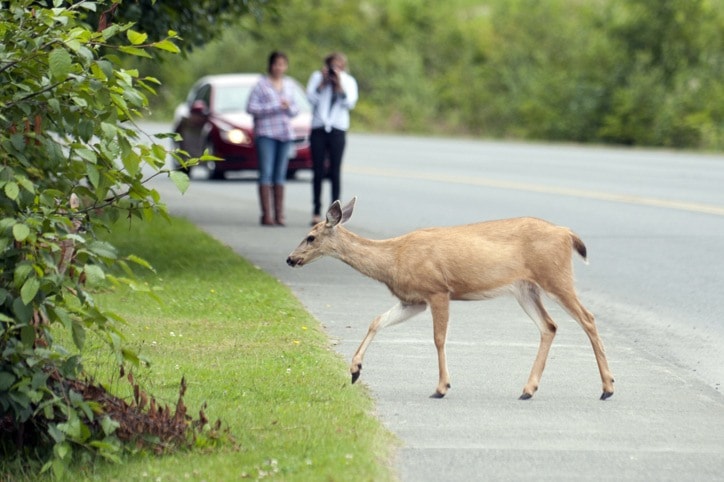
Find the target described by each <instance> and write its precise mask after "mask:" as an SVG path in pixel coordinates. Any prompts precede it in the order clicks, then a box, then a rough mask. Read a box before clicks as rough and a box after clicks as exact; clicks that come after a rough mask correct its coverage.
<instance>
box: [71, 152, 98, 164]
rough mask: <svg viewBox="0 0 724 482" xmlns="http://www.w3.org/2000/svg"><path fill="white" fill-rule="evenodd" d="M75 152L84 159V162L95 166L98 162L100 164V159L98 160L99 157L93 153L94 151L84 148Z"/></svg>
mask: <svg viewBox="0 0 724 482" xmlns="http://www.w3.org/2000/svg"><path fill="white" fill-rule="evenodd" d="M75 152H76V153H77V154H78V156H79V157H80V158H81V159H83V160H86V161H88V162H92V163H93V164H95V163H96V162H98V158H97V156H96V153H95V152H93V150H91V149H85V148H83V149H76V150H75Z"/></svg>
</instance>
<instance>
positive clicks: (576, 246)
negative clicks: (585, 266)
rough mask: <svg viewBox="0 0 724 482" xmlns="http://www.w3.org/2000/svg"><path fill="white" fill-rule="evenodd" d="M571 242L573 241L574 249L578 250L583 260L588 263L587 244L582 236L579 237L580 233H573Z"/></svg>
mask: <svg viewBox="0 0 724 482" xmlns="http://www.w3.org/2000/svg"><path fill="white" fill-rule="evenodd" d="M571 242H572V243H573V249H575V250H576V252H577V253H578V254H580V255H581V258H583V261H585V262H586V263H588V258H587V255H588V251H587V250H586V245H585V244H583V241H582V240H581V238H579V237H578V235H576V233H573V232H572V233H571Z"/></svg>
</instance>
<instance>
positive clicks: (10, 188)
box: [5, 181, 20, 201]
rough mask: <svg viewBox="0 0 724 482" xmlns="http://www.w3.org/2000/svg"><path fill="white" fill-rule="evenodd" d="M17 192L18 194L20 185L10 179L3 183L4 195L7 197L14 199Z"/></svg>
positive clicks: (16, 196)
mask: <svg viewBox="0 0 724 482" xmlns="http://www.w3.org/2000/svg"><path fill="white" fill-rule="evenodd" d="M18 194H20V187H19V186H18V185H17V183H15V182H12V181H10V182H8V183H7V184H5V195H6V196H7V197H8V199H10V200H12V201H15V200H16V199H17V198H18Z"/></svg>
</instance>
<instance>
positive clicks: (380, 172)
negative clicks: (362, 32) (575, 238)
mask: <svg viewBox="0 0 724 482" xmlns="http://www.w3.org/2000/svg"><path fill="white" fill-rule="evenodd" d="M345 171H347V172H354V173H356V174H366V175H371V176H383V177H393V178H402V179H416V180H420V181H439V182H447V183H451V184H465V185H469V186H485V187H492V188H497V189H510V190H514V191H525V192H537V193H543V194H557V195H560V196H571V197H579V198H586V199H596V200H599V201H610V202H618V203H626V204H637V205H640V206H653V207H659V208H667V209H677V210H679V211H689V212H694V213H703V214H713V215H715V216H724V206H717V205H714V204H704V203H694V202H686V201H674V200H669V199H661V198H654V197H645V196H634V195H630V194H615V193H608V192H602V191H589V190H585V189H574V188H567V187H556V186H545V185H543V184H533V183H527V182H512V181H501V180H497V179H489V178H484V177H475V176H464V177H463V176H451V175H445V174H432V173H425V172H409V171H402V170H396V169H377V168H374V167H360V166H348V167H346V168H345Z"/></svg>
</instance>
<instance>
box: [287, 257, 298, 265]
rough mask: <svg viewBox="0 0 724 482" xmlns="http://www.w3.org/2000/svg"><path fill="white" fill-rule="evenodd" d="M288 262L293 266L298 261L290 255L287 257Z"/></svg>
mask: <svg viewBox="0 0 724 482" xmlns="http://www.w3.org/2000/svg"><path fill="white" fill-rule="evenodd" d="M287 264H288V265H289V266H291V267H292V268H293V267H295V266H296V265H297V263H296V262H295V261H294V260H293V259H292V257H291V256H289V257H288V258H287Z"/></svg>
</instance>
